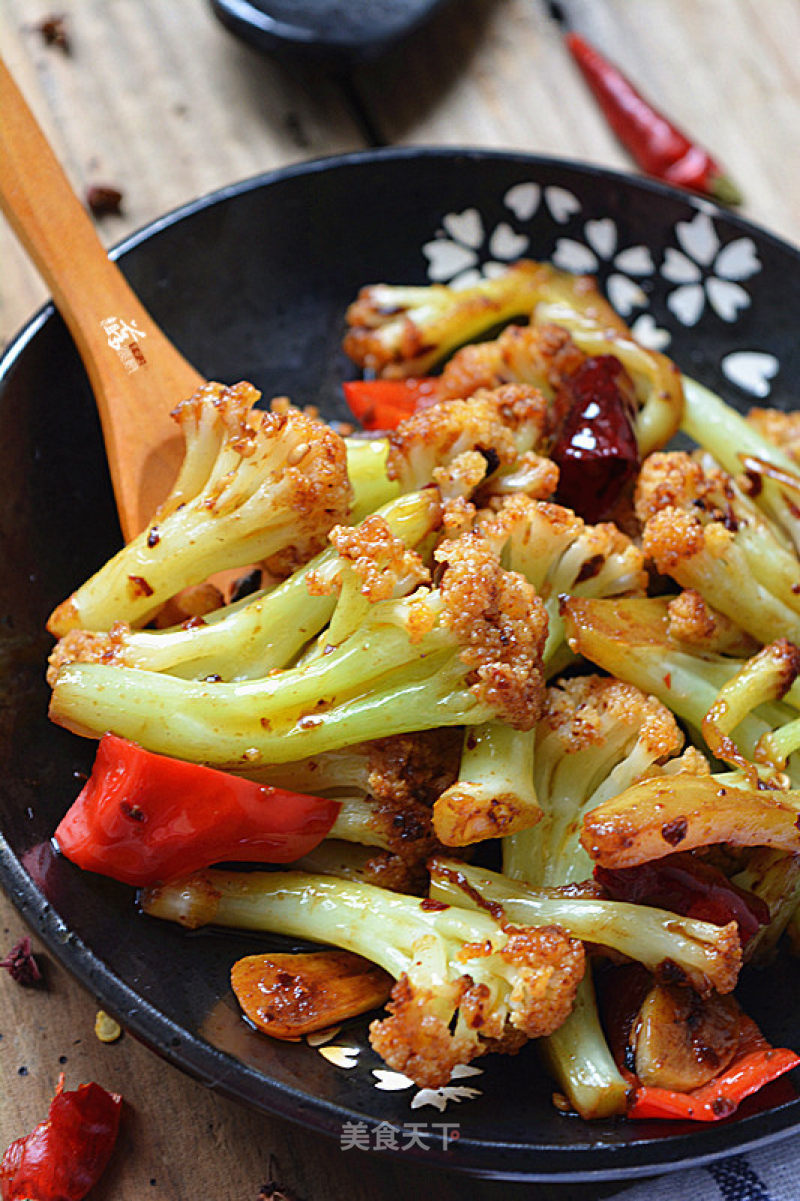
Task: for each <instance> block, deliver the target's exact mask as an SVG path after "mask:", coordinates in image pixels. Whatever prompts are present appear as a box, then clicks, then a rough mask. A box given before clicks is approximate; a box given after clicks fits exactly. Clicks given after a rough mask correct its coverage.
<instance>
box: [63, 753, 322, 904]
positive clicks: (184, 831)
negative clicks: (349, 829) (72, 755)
mask: <svg viewBox="0 0 800 1201" xmlns="http://www.w3.org/2000/svg"><path fill="white" fill-rule="evenodd" d="M338 813H339V802H338V801H334V800H328V799H326V798H325V797H315V796H305V795H304V794H302V793H295V792H289V791H288V790H287V789H285V788H272V787H270V786H269V785H267V784H256V783H255V781H253V780H245V779H244V778H242V777H241V776H233V775H231V774H230V773H229V772H224V771H218V770H216V769H215V768H212V767H203V766H202V765H201V764H199V763H186V762H184V761H183V760H181V759H172V758H170V757H169V756H168V755H156V754H154V753H153V752H152V751H146V750H144V749H143V748H142V747H140V746H138V745H137V744H136V743H135V742H129V741H128V740H127V739H125V738H118V737H117V735H116V734H105V735H104V736H103V738H102V739H101V740H100V745H99V747H98V749H97V755H96V757H95V762H94V767H93V768H92V774H91V776H90V777H89V779H88V780H87V782H86V784H85V785H84V787H83V789H82V790H81V792H80V795H79V796H78V797H77V799H76V800H75V801H74V803H73V804H72V805H71V807H70V808H69V809H68V810H67V813H66V814H65V816H64V817H63V818H62V819H61V822H60V824H59V826H58V828H57V829H56V832H55V840H56V842H57V844H58V846H59V847H60V848H61V851H62V852H63V854H65V855H66V856H67V858H68V859H71V860H72V861H73V863H77V864H78V866H79V867H82V868H84V870H86V871H93V872H101V873H102V874H103V875H106V876H111V877H112V879H114V880H120V881H122V883H124V884H132V885H134V887H137V888H138V887H142V886H146V885H148V884H156V883H159V882H160V881H162V880H171V879H173V878H174V877H175V876H183V875H187V874H188V873H189V872H193V871H198V870H199V869H200V868H203V867H208V866H209V864H211V863H220V862H222V861H223V860H233V859H235V860H237V861H238V862H240V863H253V862H256V863H291V862H292V861H293V860H294V859H300V858H302V856H303V855H307V854H308V853H309V851H312V850H313V849H314V847H315V846H317V845H318V844H319V843H320V842H322V840H323V838H325V837H326V836H327V835H328V833H329V832H330V829H331V826H332V825H333V823H334V822H335V821H336V818H337V815H338Z"/></svg>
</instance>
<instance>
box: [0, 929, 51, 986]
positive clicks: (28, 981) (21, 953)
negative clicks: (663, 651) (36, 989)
mask: <svg viewBox="0 0 800 1201" xmlns="http://www.w3.org/2000/svg"><path fill="white" fill-rule="evenodd" d="M0 967H4V968H5V969H6V971H7V972H8V974H9V975H10V976H11V979H12V980H16V982H17V984H22V985H25V986H26V987H28V988H30V987H32V986H33V985H34V984H39V983H40V981H41V979H42V973H41V971H40V969H39V965H38V963H37V962H36V959H35V957H34V954H33V951H32V950H31V940H30V939H29V938H28V937H27V936H26V937H25V938H21V939H20V940H19V942H16V943H14V946H13V947H12V948H11V950H10V951H9V952H8V954H7V955H6V957H5V959H0Z"/></svg>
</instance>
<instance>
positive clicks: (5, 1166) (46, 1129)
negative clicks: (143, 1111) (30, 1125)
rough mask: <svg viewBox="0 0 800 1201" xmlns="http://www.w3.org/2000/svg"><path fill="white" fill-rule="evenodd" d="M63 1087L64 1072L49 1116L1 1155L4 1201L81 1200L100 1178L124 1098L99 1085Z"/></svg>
mask: <svg viewBox="0 0 800 1201" xmlns="http://www.w3.org/2000/svg"><path fill="white" fill-rule="evenodd" d="M63 1089H64V1077H63V1075H62V1076H60V1077H59V1081H58V1085H57V1087H56V1094H55V1096H54V1097H53V1100H52V1101H51V1102H50V1112H49V1113H48V1116H47V1118H46V1119H45V1120H44V1121H43V1122H40V1123H39V1125H38V1126H37V1127H36V1129H35V1130H32V1131H31V1133H30V1134H26V1135H25V1137H24V1138H18V1139H17V1140H16V1141H15V1142H13V1143H12V1144H11V1146H10V1147H9V1148H8V1150H7V1151H6V1153H5V1155H4V1156H3V1159H2V1162H0V1197H2V1201H27V1199H31V1201H81V1198H82V1197H85V1196H86V1194H87V1193H88V1192H89V1190H90V1189H91V1188H93V1187H94V1185H95V1184H96V1183H97V1181H98V1180H99V1179H100V1176H101V1175H102V1172H103V1170H104V1168H105V1166H106V1164H107V1163H108V1161H109V1159H110V1157H111V1152H112V1151H113V1149H114V1143H115V1142H116V1138H117V1131H118V1129H119V1118H120V1111H121V1109H122V1097H120V1096H119V1094H118V1093H108V1092H106V1090H105V1089H104V1088H101V1087H100V1085H99V1084H82V1085H81V1086H80V1088H78V1089H76V1090H75V1091H74V1092H68V1093H65V1092H64V1091H63Z"/></svg>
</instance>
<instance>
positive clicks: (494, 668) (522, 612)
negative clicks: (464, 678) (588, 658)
mask: <svg viewBox="0 0 800 1201" xmlns="http://www.w3.org/2000/svg"><path fill="white" fill-rule="evenodd" d="M434 557H435V558H436V561H437V562H438V563H440V564H442V565H443V566H444V573H443V575H442V578H441V581H440V584H439V587H440V589H441V594H442V600H443V603H444V608H445V617H444V621H445V624H446V625H447V627H448V628H449V629H450V631H451V632H452V633H453V634H454V635H455V637H456V638H457V639H458V641H459V643H460V644H461V646H462V650H461V659H462V661H463V662H464V663H465V664H466V665H467V667H469V668H470V675H469V677H468V682H469V683H470V685H471V688H472V691H473V692H474V693H475V695H476V696H478V697H479V698H480V699H481V700H482V701H484V702H485V703H487V704H488V705H490V706H491V708H492V709H493V710H494V712H495V714H496V715H497V716H498V717H499V718H500V719H501V720H502V721H505V722H507V723H508V724H509V725H510V726H513V727H514V728H515V729H517V730H530V729H532V727H533V726H534V725H535V724H536V721H537V719H538V717H539V714H540V712H541V708H542V704H543V702H544V674H543V672H542V653H543V650H544V644H545V641H546V638H547V613H546V611H545V608H544V605H543V604H542V602H541V600H540V599H539V597H538V596H537V595H536V592H535V590H534V589H533V587H532V586H531V585H530V584H529V583H528V581H527V580H526V579H525V578H524V577H523V576H521V575H519V574H518V573H517V572H510V571H504V570H503V569H502V568H501V566H500V560H499V558H498V556H497V554H496V553H495V551H494V550H493V548H492V547H491V546H490V544H489V543H488V542H487V541H486V540H485V539H484V538H482V537H481V536H480V535H479V534H476V533H467V534H462V535H461V537H460V538H456V539H454V540H452V541H447V542H443V543H442V544H441V545H440V546H438V547H437V549H436V551H435V556H434Z"/></svg>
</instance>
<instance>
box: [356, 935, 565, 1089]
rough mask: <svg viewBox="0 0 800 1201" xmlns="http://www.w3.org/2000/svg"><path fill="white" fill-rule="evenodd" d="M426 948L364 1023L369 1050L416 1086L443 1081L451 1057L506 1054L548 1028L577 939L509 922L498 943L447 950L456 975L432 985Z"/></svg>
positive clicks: (559, 1008)
mask: <svg viewBox="0 0 800 1201" xmlns="http://www.w3.org/2000/svg"><path fill="white" fill-rule="evenodd" d="M426 950H427V948H423V949H422V950H421V952H420V951H418V954H419V959H420V960H422V961H423V966H422V970H421V971H420V970H418V963H417V962H415V964H414V969H413V970H412V971H411V972H409V973H406V974H403V975H402V976H401V977H400V979H399V980H398V982H397V984H396V985H395V987H394V989H393V990H392V999H391V1001H390V1002H389V1003H388V1004H387V1006H386V1008H387V1009H388V1011H389V1014H390V1016H389V1017H388V1018H384V1019H382V1020H380V1021H375V1022H373V1023H372V1025H371V1026H370V1042H371V1043H372V1046H373V1048H374V1050H375V1051H377V1053H378V1054H379V1055H380V1056H381V1058H382V1059H384V1060H385V1062H386V1063H387V1064H388V1065H389V1067H391V1068H394V1070H395V1071H398V1072H403V1073H404V1074H405V1075H408V1076H410V1077H411V1078H412V1080H414V1082H415V1083H416V1084H418V1085H420V1087H423V1088H437V1087H440V1086H441V1085H443V1084H446V1083H447V1082H448V1081H449V1080H450V1077H451V1076H452V1074H453V1069H454V1068H455V1067H456V1066H457V1065H458V1064H460V1063H469V1062H470V1060H472V1059H474V1058H476V1056H480V1055H485V1054H486V1053H487V1051H503V1052H505V1053H506V1054H513V1053H514V1052H516V1051H518V1050H519V1049H520V1047H521V1046H522V1045H523V1044H524V1043H525V1042H526V1041H527V1039H529V1038H541V1037H543V1036H544V1035H547V1034H550V1033H551V1032H552V1031H553V1030H556V1029H557V1028H558V1027H559V1026H560V1025H561V1024H562V1023H563V1022H564V1021H565V1020H566V1018H567V1017H568V1015H569V1013H570V1011H571V1010H572V1006H573V1004H574V1001H575V992H576V990H577V987H578V984H579V983H580V981H581V979H582V977H583V972H584V954H583V946H582V944H581V943H580V942H578V941H577V939H571V938H570V937H569V935H567V934H565V932H564V931H563V930H561V929H560V928H559V927H557V926H540V927H537V928H535V929H534V928H530V927H527V928H523V929H514V928H513V927H512V928H509V930H508V931H507V938H506V939H505V941H504V942H502V943H501V944H500V947H499V949H498V947H497V946H496V945H494V944H493V943H492V942H483V943H475V944H466V945H465V946H464V947H463V948H462V949H461V950H460V951H458V952H457V953H456V956H455V958H456V960H457V961H458V962H460V963H461V964H463V967H464V969H465V971H464V975H461V976H457V977H456V978H455V979H454V980H451V981H449V982H448V984H447V985H445V987H444V988H442V987H441V986H439V987H437V988H436V989H435V990H434V989H432V988H431V987H430V986H428V987H426V985H425V983H424V975H425V974H427V973H426V969H428V964H427V963H425V959H426V958H427V956H426ZM419 977H423V980H422V981H420V982H418V978H419ZM456 1014H457V1017H456V1021H455V1029H451V1024H452V1022H453V1018H454V1016H455V1015H456Z"/></svg>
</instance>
